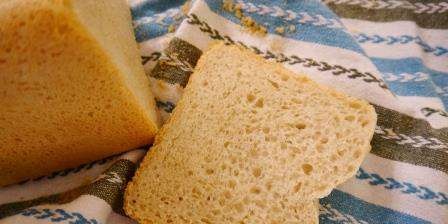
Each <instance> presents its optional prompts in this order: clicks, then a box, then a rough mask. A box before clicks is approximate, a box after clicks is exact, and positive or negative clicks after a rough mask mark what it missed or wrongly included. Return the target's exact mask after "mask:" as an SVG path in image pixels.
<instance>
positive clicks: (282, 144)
mask: <svg viewBox="0 0 448 224" xmlns="http://www.w3.org/2000/svg"><path fill="white" fill-rule="evenodd" d="M287 146H288V145H286V143H284V142H282V143H281V144H280V148H281V149H286V147H287Z"/></svg>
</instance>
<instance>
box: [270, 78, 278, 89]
mask: <svg viewBox="0 0 448 224" xmlns="http://www.w3.org/2000/svg"><path fill="white" fill-rule="evenodd" d="M268 81H269V83H271V85H272V86H273V87H274V88H276V89H278V88H279V85H278V83H276V82H274V81H271V80H269V79H268Z"/></svg>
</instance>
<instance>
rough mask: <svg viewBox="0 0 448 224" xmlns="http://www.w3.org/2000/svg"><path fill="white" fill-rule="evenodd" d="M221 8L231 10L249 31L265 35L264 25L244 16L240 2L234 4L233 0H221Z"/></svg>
mask: <svg viewBox="0 0 448 224" xmlns="http://www.w3.org/2000/svg"><path fill="white" fill-rule="evenodd" d="M222 9H223V10H225V11H228V12H232V13H233V14H234V15H235V17H236V18H238V19H239V20H240V21H241V25H243V26H244V27H246V28H247V30H248V31H249V32H250V33H253V34H258V35H266V33H267V29H266V27H264V26H262V25H260V24H258V23H256V22H255V20H254V19H252V18H251V17H250V16H244V14H243V12H242V10H241V5H240V4H235V3H234V2H233V0H223V1H222Z"/></svg>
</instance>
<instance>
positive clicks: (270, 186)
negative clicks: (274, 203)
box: [265, 182, 272, 191]
mask: <svg viewBox="0 0 448 224" xmlns="http://www.w3.org/2000/svg"><path fill="white" fill-rule="evenodd" d="M265 186H266V190H268V191H270V190H271V189H272V183H271V182H267V183H266V185H265Z"/></svg>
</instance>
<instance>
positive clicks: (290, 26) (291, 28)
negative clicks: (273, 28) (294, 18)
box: [288, 25, 296, 32]
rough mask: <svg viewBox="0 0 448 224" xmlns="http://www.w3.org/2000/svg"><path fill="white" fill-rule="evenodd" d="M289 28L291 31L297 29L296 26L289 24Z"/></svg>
mask: <svg viewBox="0 0 448 224" xmlns="http://www.w3.org/2000/svg"><path fill="white" fill-rule="evenodd" d="M288 29H289V32H294V31H296V26H294V25H289V27H288Z"/></svg>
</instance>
